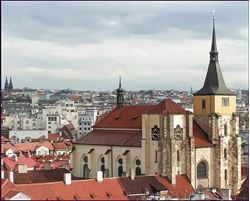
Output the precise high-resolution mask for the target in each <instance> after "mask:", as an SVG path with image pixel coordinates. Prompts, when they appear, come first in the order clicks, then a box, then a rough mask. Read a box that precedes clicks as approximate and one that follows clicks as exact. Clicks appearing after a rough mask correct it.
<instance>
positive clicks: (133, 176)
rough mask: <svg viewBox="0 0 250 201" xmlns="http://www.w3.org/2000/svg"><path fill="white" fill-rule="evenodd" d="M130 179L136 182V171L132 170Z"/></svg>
mask: <svg viewBox="0 0 250 201" xmlns="http://www.w3.org/2000/svg"><path fill="white" fill-rule="evenodd" d="M130 178H131V180H135V169H130Z"/></svg>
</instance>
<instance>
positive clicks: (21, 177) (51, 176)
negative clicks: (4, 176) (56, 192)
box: [14, 168, 81, 184]
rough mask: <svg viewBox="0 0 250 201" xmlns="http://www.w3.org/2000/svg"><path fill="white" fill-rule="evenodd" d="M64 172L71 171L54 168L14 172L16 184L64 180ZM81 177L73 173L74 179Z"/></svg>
mask: <svg viewBox="0 0 250 201" xmlns="http://www.w3.org/2000/svg"><path fill="white" fill-rule="evenodd" d="M64 173H69V171H68V170H66V169H64V168H58V169H52V170H29V171H28V172H27V173H14V183H15V184H33V183H47V182H57V181H63V179H64ZM77 179H81V178H78V177H74V176H73V175H72V180H77Z"/></svg>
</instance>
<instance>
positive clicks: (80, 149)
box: [73, 144, 143, 178]
mask: <svg viewBox="0 0 250 201" xmlns="http://www.w3.org/2000/svg"><path fill="white" fill-rule="evenodd" d="M93 147H94V149H95V150H94V151H93V152H91V153H90V154H88V152H89V151H90V150H91V149H92V148H93ZM75 148H76V149H75V151H74V152H73V174H74V175H75V176H78V177H82V176H83V164H84V163H83V155H88V156H89V158H88V160H89V168H90V169H91V171H90V178H96V176H97V171H98V170H99V164H98V159H99V158H100V156H101V155H104V153H105V152H106V151H107V150H108V149H110V148H111V147H110V146H98V145H78V144H76V145H75ZM112 149H113V176H114V177H117V176H118V173H117V161H116V160H117V159H118V157H119V156H121V157H122V158H123V159H124V160H131V161H133V160H134V159H135V158H136V157H137V158H139V159H140V160H141V148H140V147H120V146H112ZM126 150H130V152H129V153H128V155H127V156H123V153H124V152H125V151H126ZM104 156H105V155H104ZM105 159H108V160H109V161H105V166H106V167H105V168H106V169H110V172H111V157H110V155H108V156H107V157H105ZM141 161H142V160H141ZM107 164H109V167H107ZM123 164H124V166H123V170H124V171H126V173H128V172H129V169H131V168H133V166H132V163H131V162H130V163H128V162H127V163H126V161H124V163H123ZM141 165H143V164H141ZM110 176H111V173H110Z"/></svg>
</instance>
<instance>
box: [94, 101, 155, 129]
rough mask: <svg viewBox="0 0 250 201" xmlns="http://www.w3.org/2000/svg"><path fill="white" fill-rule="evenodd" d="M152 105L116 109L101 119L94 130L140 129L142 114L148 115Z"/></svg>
mask: <svg viewBox="0 0 250 201" xmlns="http://www.w3.org/2000/svg"><path fill="white" fill-rule="evenodd" d="M153 107H154V106H153V105H133V106H122V107H116V108H115V109H114V110H112V111H111V112H109V113H108V114H107V115H106V116H105V117H104V118H102V119H101V120H100V121H99V122H98V123H96V125H95V126H94V128H137V129H140V128H141V127H142V116H141V115H142V114H145V113H148V112H149V111H150V110H151V109H152V108H153Z"/></svg>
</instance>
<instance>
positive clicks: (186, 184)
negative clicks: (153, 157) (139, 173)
mask: <svg viewBox="0 0 250 201" xmlns="http://www.w3.org/2000/svg"><path fill="white" fill-rule="evenodd" d="M156 178H157V179H158V180H159V181H160V182H161V183H162V184H163V185H164V186H166V187H167V190H168V191H169V195H170V196H171V197H172V198H187V197H189V195H190V194H192V193H194V192H195V190H194V189H193V187H192V185H191V183H190V181H189V179H188V177H187V176H186V175H184V174H183V175H177V176H176V184H175V185H172V184H171V182H170V181H169V179H168V178H167V177H160V176H157V177H156Z"/></svg>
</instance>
